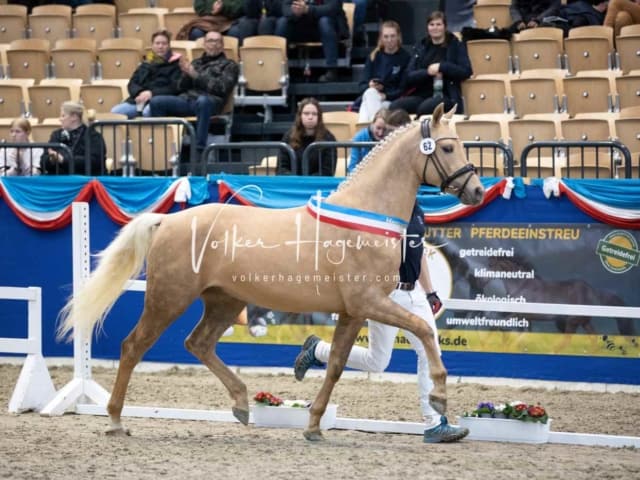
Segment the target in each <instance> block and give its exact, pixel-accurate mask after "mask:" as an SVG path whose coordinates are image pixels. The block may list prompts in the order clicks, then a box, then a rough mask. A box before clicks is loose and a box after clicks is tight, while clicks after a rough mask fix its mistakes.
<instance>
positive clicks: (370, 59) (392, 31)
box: [354, 20, 411, 122]
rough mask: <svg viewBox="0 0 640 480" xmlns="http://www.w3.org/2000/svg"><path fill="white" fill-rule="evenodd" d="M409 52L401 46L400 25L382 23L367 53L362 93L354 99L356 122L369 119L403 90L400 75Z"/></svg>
mask: <svg viewBox="0 0 640 480" xmlns="http://www.w3.org/2000/svg"><path fill="white" fill-rule="evenodd" d="M410 59H411V56H410V55H409V53H408V52H407V51H406V50H405V49H404V48H402V32H401V30H400V25H398V23H397V22H394V21H393V20H389V21H386V22H384V23H383V24H382V28H381V29H380V35H379V37H378V45H377V46H376V48H375V49H374V50H373V51H372V52H371V53H370V54H369V56H367V60H366V63H365V66H364V77H363V78H364V80H363V81H362V82H360V87H361V89H362V91H363V93H362V95H361V96H360V97H358V98H357V99H356V101H355V102H354V107H356V108H358V107H359V116H358V121H359V122H371V121H372V120H373V118H374V115H375V114H376V112H377V111H379V110H380V109H381V108H383V107H385V108H388V107H389V103H390V102H392V101H393V100H395V99H397V98H398V97H400V95H401V94H402V79H403V76H404V73H405V70H406V68H407V65H408V64H409V60H410Z"/></svg>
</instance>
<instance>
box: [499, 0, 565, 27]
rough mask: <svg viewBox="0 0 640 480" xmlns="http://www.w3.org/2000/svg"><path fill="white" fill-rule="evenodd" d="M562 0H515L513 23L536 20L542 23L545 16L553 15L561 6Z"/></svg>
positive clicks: (512, 6) (513, 3) (513, 2)
mask: <svg viewBox="0 0 640 480" xmlns="http://www.w3.org/2000/svg"><path fill="white" fill-rule="evenodd" d="M560 3H561V2H560V0H513V1H512V2H511V7H510V10H511V19H512V20H513V23H514V24H516V23H520V22H524V23H529V22H530V21H531V20H535V21H536V22H537V23H542V19H543V18H544V17H548V16H549V15H552V14H553V12H554V11H555V10H556V9H557V8H558V7H560Z"/></svg>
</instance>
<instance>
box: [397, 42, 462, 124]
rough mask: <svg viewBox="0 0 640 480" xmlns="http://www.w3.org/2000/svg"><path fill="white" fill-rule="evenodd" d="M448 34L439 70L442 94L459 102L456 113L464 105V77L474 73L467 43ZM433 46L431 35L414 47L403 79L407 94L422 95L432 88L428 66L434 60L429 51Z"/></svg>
mask: <svg viewBox="0 0 640 480" xmlns="http://www.w3.org/2000/svg"><path fill="white" fill-rule="evenodd" d="M446 35H447V38H446V49H445V53H444V58H443V59H442V60H441V61H440V72H441V73H442V77H443V91H442V93H443V95H444V96H445V97H447V98H449V99H450V100H451V101H452V102H454V103H457V104H458V109H457V112H458V113H462V112H463V111H464V108H463V105H462V88H461V84H462V81H463V80H466V79H467V78H469V77H470V76H471V75H472V74H473V70H472V69H471V61H470V60H469V55H468V54H467V47H466V46H465V44H464V43H462V42H461V41H459V40H458V39H457V38H456V36H455V35H453V34H452V33H450V32H447V34H446ZM433 47H434V45H433V43H431V40H430V39H429V38H423V39H422V40H421V41H420V43H418V44H417V45H415V46H414V48H413V55H412V57H411V61H410V62H409V66H408V67H407V73H406V76H405V79H404V90H405V94H411V95H420V94H421V93H424V92H426V91H429V92H430V91H432V88H431V86H432V85H433V77H432V76H430V75H429V74H428V73H427V67H428V66H429V64H430V63H432V62H430V61H429V58H430V56H429V55H428V50H429V49H431V48H433ZM425 86H428V88H425Z"/></svg>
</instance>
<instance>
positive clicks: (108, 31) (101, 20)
mask: <svg viewBox="0 0 640 480" xmlns="http://www.w3.org/2000/svg"><path fill="white" fill-rule="evenodd" d="M83 6H85V7H98V6H104V7H110V6H112V5H105V4H102V3H94V4H88V5H83ZM79 9H80V7H78V10H79ZM78 10H77V11H76V13H75V14H74V15H73V36H74V37H78V38H93V39H94V40H95V41H96V45H100V44H101V43H102V41H103V40H104V39H106V38H113V37H114V36H115V28H116V19H115V15H111V14H104V13H88V12H86V11H82V12H81V11H78Z"/></svg>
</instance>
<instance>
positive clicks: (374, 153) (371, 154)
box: [336, 121, 417, 192]
mask: <svg viewBox="0 0 640 480" xmlns="http://www.w3.org/2000/svg"><path fill="white" fill-rule="evenodd" d="M416 123H417V122H416V121H413V122H411V123H408V124H406V125H403V126H402V127H399V128H396V129H395V130H394V131H393V132H391V133H390V134H389V135H387V136H386V137H385V138H384V139H383V140H382V141H381V142H379V143H378V144H377V145H376V146H375V147H373V148H372V149H371V151H370V152H369V153H367V155H366V156H365V157H364V158H363V159H362V161H361V162H360V163H359V164H358V165H357V166H356V168H355V169H353V170H352V171H351V172H350V173H349V174H348V175H347V178H345V179H344V181H343V182H341V183H340V185H338V189H337V190H336V191H337V192H339V191H341V190H342V189H343V188H346V187H347V186H349V185H351V184H352V183H354V181H355V180H356V179H357V178H358V177H359V176H360V175H359V174H360V172H361V171H362V170H363V169H365V168H367V165H369V164H370V163H371V162H372V161H373V159H375V158H376V157H377V156H379V155H380V152H381V151H383V150H384V149H385V148H386V147H387V145H388V144H389V142H391V141H392V140H393V139H394V138H396V137H397V136H398V135H402V134H403V133H404V132H405V131H407V130H409V129H410V128H411V127H413V126H414V125H415V124H416Z"/></svg>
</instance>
